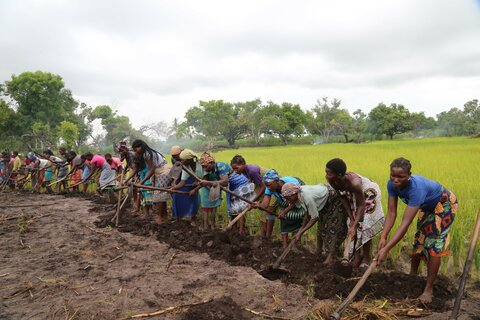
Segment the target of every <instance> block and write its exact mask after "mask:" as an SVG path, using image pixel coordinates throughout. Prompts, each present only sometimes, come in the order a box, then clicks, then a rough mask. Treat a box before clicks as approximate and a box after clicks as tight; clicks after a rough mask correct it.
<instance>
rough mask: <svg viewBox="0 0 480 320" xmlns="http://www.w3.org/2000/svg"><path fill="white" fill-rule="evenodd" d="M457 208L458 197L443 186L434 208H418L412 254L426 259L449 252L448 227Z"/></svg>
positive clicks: (453, 218)
mask: <svg viewBox="0 0 480 320" xmlns="http://www.w3.org/2000/svg"><path fill="white" fill-rule="evenodd" d="M457 208H458V199H457V197H456V196H455V194H453V192H450V191H448V190H447V189H445V188H443V192H442V196H441V197H440V201H439V202H438V203H437V206H436V207H435V209H434V210H431V211H427V210H422V209H420V210H418V213H417V217H418V221H417V233H416V234H415V241H414V243H413V254H418V255H420V258H421V259H424V260H426V261H428V259H429V258H430V257H441V256H444V255H447V254H449V253H451V250H450V228H451V226H452V223H453V221H454V220H455V215H456V213H457Z"/></svg>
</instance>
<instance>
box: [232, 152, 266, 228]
mask: <svg viewBox="0 0 480 320" xmlns="http://www.w3.org/2000/svg"><path fill="white" fill-rule="evenodd" d="M230 165H231V166H232V170H233V171H234V172H236V173H237V174H240V175H242V176H244V177H246V178H247V179H248V181H249V182H250V183H253V185H254V188H255V190H254V197H253V199H252V201H258V200H259V199H260V198H261V197H262V195H263V193H264V192H265V190H266V189H267V186H266V185H265V182H264V181H263V176H264V175H265V173H267V171H268V170H267V169H264V168H261V167H260V166H257V165H254V164H247V162H246V161H245V158H243V157H242V156H241V155H238V154H237V155H236V156H234V157H233V158H232V160H231V161H230ZM230 178H231V177H230ZM237 214H238V213H237ZM262 217H263V219H262V221H261V230H262V235H263V236H265V235H266V233H267V232H266V231H267V225H266V213H264V214H263V213H262ZM274 219H275V217H274ZM238 225H239V232H240V234H244V233H245V216H243V217H242V218H241V219H240V220H239V221H238Z"/></svg>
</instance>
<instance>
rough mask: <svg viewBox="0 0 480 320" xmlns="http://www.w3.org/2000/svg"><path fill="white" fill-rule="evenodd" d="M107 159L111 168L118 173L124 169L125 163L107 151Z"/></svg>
mask: <svg viewBox="0 0 480 320" xmlns="http://www.w3.org/2000/svg"><path fill="white" fill-rule="evenodd" d="M105 161H107V163H108V165H109V166H110V169H112V170H114V171H115V172H116V173H117V174H120V173H121V172H122V171H123V164H122V160H120V158H117V157H112V155H111V154H110V153H106V154H105Z"/></svg>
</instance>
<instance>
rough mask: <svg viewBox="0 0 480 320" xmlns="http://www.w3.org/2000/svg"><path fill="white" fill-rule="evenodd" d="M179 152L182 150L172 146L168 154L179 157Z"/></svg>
mask: <svg viewBox="0 0 480 320" xmlns="http://www.w3.org/2000/svg"><path fill="white" fill-rule="evenodd" d="M181 152H182V148H180V146H173V147H172V148H170V154H171V155H172V156H176V155H179V154H180V153H181Z"/></svg>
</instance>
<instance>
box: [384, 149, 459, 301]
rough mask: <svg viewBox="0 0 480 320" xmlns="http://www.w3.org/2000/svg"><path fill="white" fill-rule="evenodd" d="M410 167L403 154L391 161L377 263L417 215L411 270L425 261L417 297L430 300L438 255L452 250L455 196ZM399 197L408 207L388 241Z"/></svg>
mask: <svg viewBox="0 0 480 320" xmlns="http://www.w3.org/2000/svg"><path fill="white" fill-rule="evenodd" d="M411 169H412V165H411V163H410V161H409V160H407V159H405V158H397V159H395V160H393V161H392V163H391V164H390V180H389V181H388V184H387V189H388V212H387V218H386V221H385V229H384V230H383V233H382V235H381V237H380V242H379V245H378V249H379V251H378V254H377V263H378V264H380V263H382V262H383V261H384V260H385V258H386V257H387V255H388V253H389V252H390V250H391V249H392V248H393V247H394V246H395V245H396V244H397V243H398V242H399V241H400V240H401V239H402V238H403V237H404V236H405V234H406V233H407V230H408V227H409V226H410V224H411V223H412V221H413V219H414V218H415V216H417V218H418V220H417V232H416V233H415V241H414V243H413V253H412V258H411V265H410V274H412V275H416V274H417V273H418V267H419V265H420V261H421V260H423V261H424V262H425V263H426V264H427V283H426V285H425V288H424V290H423V293H422V294H421V295H420V296H419V300H420V301H422V302H423V303H430V302H431V301H432V297H433V284H434V282H435V279H436V277H437V274H438V270H439V268H440V262H441V257H443V256H445V255H447V254H449V253H451V251H450V228H451V226H452V223H453V221H454V220H455V215H456V213H457V208H458V199H457V197H456V196H455V194H454V193H453V192H451V191H449V190H448V189H447V188H445V187H444V186H442V185H441V184H440V183H438V182H436V181H432V180H429V179H427V178H425V177H423V176H421V175H418V174H412V172H411ZM399 198H400V199H401V200H402V202H404V203H405V204H406V205H407V207H406V208H405V211H404V212H403V217H402V222H401V223H400V226H399V227H398V228H397V230H396V231H395V233H394V234H393V236H392V237H391V239H390V240H388V241H387V238H388V235H389V233H390V231H391V230H392V228H393V225H394V223H395V220H396V218H397V210H398V199H399Z"/></svg>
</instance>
